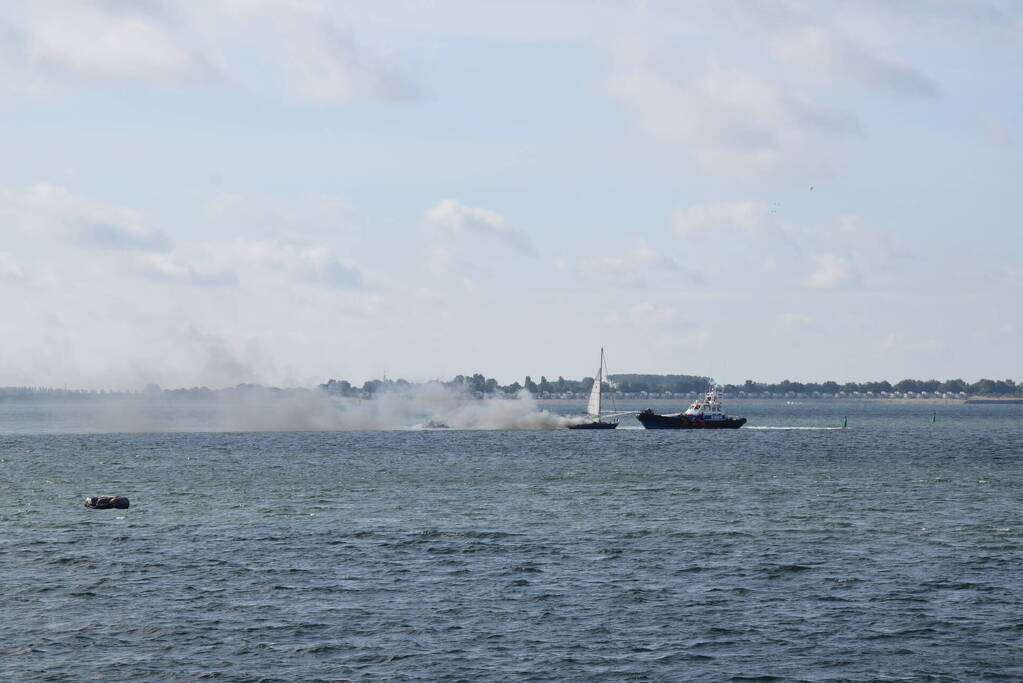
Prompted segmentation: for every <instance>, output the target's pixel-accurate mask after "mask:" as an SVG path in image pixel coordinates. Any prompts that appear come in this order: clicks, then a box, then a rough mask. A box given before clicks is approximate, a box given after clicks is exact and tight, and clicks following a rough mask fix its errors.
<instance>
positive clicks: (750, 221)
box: [671, 201, 768, 236]
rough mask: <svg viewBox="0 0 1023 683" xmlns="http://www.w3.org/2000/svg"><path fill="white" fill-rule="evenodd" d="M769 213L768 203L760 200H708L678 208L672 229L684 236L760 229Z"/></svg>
mask: <svg viewBox="0 0 1023 683" xmlns="http://www.w3.org/2000/svg"><path fill="white" fill-rule="evenodd" d="M767 215H768V207H767V206H766V205H764V204H760V203H758V202H750V201H740V202H708V203H704V204H693V205H692V206H688V207H686V208H684V209H677V210H676V211H675V213H674V215H673V216H672V221H671V223H672V229H673V230H674V231H675V232H676V233H678V234H679V235H682V236H689V235H701V234H713V233H714V232H715V231H722V230H731V229H734V228H739V229H742V230H744V231H746V232H756V231H757V230H758V229H760V227H761V226H762V225H763V224H764V221H765V219H766V218H767Z"/></svg>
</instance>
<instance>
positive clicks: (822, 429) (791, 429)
mask: <svg viewBox="0 0 1023 683" xmlns="http://www.w3.org/2000/svg"><path fill="white" fill-rule="evenodd" d="M746 429H760V430H768V429H770V430H775V431H785V432H827V431H831V430H833V429H837V430H839V431H841V430H842V429H845V428H844V427H766V426H763V425H754V426H753V427H746Z"/></svg>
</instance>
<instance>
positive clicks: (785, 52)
mask: <svg viewBox="0 0 1023 683" xmlns="http://www.w3.org/2000/svg"><path fill="white" fill-rule="evenodd" d="M775 56H776V57H777V58H778V59H780V60H782V61H783V62H786V63H788V64H792V65H795V66H797V67H799V68H801V69H804V70H808V71H813V72H816V73H818V74H819V75H821V76H823V77H824V78H826V79H828V81H829V82H833V81H834V80H835V79H844V80H849V81H852V82H854V83H856V84H858V85H859V86H861V87H863V88H868V89H874V90H882V91H885V92H888V93H891V94H895V95H904V96H910V97H927V98H933V97H936V96H937V94H938V88H937V86H936V85H935V84H934V82H933V81H931V79H929V78H928V77H927V76H925V75H924V74H923V73H921V72H920V71H919V70H917V69H915V68H913V67H912V66H909V65H907V64H903V63H901V62H899V61H898V60H894V59H884V58H881V57H877V56H874V55H872V54H869V53H868V52H866V51H865V50H863V49H862V48H860V47H858V46H856V45H854V44H852V43H851V42H849V41H847V40H844V39H842V38H841V37H839V36H838V35H837V34H836V33H834V32H832V31H829V30H827V29H825V28H822V27H819V26H808V27H805V28H803V29H802V30H801V31H799V32H798V34H797V35H796V36H795V37H786V39H784V40H777V41H776V43H775Z"/></svg>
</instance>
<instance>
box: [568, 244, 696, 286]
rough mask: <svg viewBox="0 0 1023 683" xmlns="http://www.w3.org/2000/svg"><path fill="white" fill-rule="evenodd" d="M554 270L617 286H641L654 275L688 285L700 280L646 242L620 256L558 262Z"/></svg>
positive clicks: (691, 270)
mask: <svg viewBox="0 0 1023 683" xmlns="http://www.w3.org/2000/svg"><path fill="white" fill-rule="evenodd" d="M554 267H555V268H557V269H558V270H560V271H562V272H566V273H571V274H573V275H575V276H576V277H580V278H588V279H595V280H607V279H608V278H613V279H614V280H615V281H617V282H622V283H626V284H633V285H640V284H643V283H644V282H645V281H646V279H647V278H648V277H651V276H655V275H677V276H680V277H682V278H684V279H686V280H688V281H689V282H702V281H703V276H702V275H701V274H700V273H699V272H697V271H695V270H693V269H692V268H689V267H687V266H684V265H683V264H682V263H680V262H679V260H678V259H677V258H675V257H674V256H672V255H671V254H667V253H664V252H662V251H656V250H654V249H651V248H650V247H649V246H647V244H646V242H643V241H641V242H640V244H639V245H638V246H636V247H634V248H632V249H628V250H623V251H622V252H621V256H601V257H597V258H583V259H578V260H574V261H573V260H569V259H566V258H561V257H559V258H557V259H555V261H554Z"/></svg>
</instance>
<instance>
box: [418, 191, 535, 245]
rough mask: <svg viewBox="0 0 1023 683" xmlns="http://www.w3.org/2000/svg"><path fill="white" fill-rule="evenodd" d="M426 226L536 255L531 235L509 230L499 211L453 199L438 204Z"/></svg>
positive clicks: (429, 215)
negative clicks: (473, 236) (474, 237)
mask: <svg viewBox="0 0 1023 683" xmlns="http://www.w3.org/2000/svg"><path fill="white" fill-rule="evenodd" d="M425 217H426V221H427V223H428V224H429V225H430V226H431V227H432V228H434V229H435V230H436V231H438V232H441V233H446V234H449V235H478V236H481V237H486V238H488V239H494V240H497V241H499V242H501V243H503V244H505V245H507V246H509V247H512V248H514V249H517V250H519V251H522V252H525V253H533V252H534V251H535V250H534V248H533V241H532V240H531V239H530V237H529V235H528V234H527V233H526V232H524V231H522V230H520V229H518V228H514V227H512V226H510V225H509V224H508V221H507V220H506V219H505V217H504V216H502V215H501V214H499V213H497V212H496V211H490V210H488V209H481V208H477V207H474V206H466V205H465V204H461V203H459V202H457V201H455V200H454V199H444V200H442V201H440V202H438V203H437V204H436V205H435V206H434V207H433V208H431V209H429V210H428V211H427V212H426V214H425Z"/></svg>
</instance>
